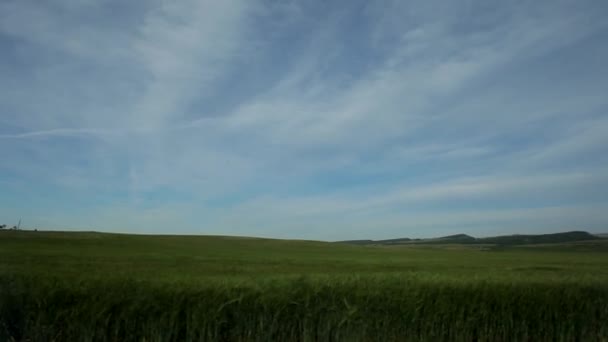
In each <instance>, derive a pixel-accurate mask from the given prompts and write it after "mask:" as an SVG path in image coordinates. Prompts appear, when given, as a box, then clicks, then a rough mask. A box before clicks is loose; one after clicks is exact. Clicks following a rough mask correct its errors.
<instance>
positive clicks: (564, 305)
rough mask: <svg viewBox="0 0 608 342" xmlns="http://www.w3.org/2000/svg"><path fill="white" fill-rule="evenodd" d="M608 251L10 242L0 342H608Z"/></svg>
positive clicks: (121, 239)
mask: <svg viewBox="0 0 608 342" xmlns="http://www.w3.org/2000/svg"><path fill="white" fill-rule="evenodd" d="M581 246H583V247H581ZM606 246H607V244H606V241H605V240H598V241H593V242H589V243H580V242H579V243H576V244H572V245H567V244H562V245H560V246H559V248H557V247H555V246H539V247H538V248H533V247H529V246H528V247H525V248H524V247H520V248H501V249H495V250H493V249H491V248H486V249H479V248H468V247H462V248H454V246H453V245H451V246H449V248H441V246H432V247H420V246H418V247H417V246H414V247H411V246H408V247H403V246H398V247H365V246H350V245H342V244H331V243H323V242H313V241H285V240H268V239H246V238H230V237H180V236H137V235H118V234H99V233H60V232H35V233H34V232H25V231H21V232H14V231H11V232H8V231H4V232H0V340H10V339H14V340H29V341H51V340H56V341H64V340H65V341H67V340H78V341H182V340H188V341H199V340H258V341H269V340H294V341H317V340H322V341H335V340H348V341H352V340H386V341H391V340H404V339H406V340H421V341H437V340H474V339H476V340H480V341H484V340H485V341H500V340H562V341H571V340H585V341H597V340H600V341H601V340H604V341H605V340H608V324H606V323H605V322H608V254H607V249H606Z"/></svg>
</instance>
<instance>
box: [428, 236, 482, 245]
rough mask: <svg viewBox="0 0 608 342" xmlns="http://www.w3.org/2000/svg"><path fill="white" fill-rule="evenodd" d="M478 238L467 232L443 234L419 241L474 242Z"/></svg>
mask: <svg viewBox="0 0 608 342" xmlns="http://www.w3.org/2000/svg"><path fill="white" fill-rule="evenodd" d="M476 240H477V239H475V238H474V237H472V236H470V235H467V234H456V235H448V236H442V237H439V238H435V239H426V240H422V241H420V242H419V243H433V242H435V243H474V242H475V241H476Z"/></svg>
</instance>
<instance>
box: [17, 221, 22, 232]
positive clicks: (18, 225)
mask: <svg viewBox="0 0 608 342" xmlns="http://www.w3.org/2000/svg"><path fill="white" fill-rule="evenodd" d="M19 229H21V218H19V223H17V230H19Z"/></svg>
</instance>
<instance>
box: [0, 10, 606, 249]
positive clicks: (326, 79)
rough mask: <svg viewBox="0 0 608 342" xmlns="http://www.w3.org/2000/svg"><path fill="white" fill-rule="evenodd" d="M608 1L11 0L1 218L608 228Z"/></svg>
mask: <svg viewBox="0 0 608 342" xmlns="http://www.w3.org/2000/svg"><path fill="white" fill-rule="evenodd" d="M607 14H608V5H607V3H606V2H605V1H599V0H598V1H595V0H585V1H569V0H561V1H517V2H500V1H476V0H466V1H453V2H449V3H446V2H441V1H396V0H395V1H375V2H370V1H336V2H326V1H249V0H247V1H245V0H242V1H241V0H235V1H226V2H217V1H190V0H182V1H173V2H163V1H139V2H123V1H112V0H108V1H71V0H54V1H48V2H40V1H16V0H9V1H4V2H2V4H0V51H2V53H0V74H1V75H2V77H0V157H1V160H0V221H6V222H7V223H10V222H12V221H15V220H16V219H18V218H19V217H23V218H24V219H26V221H25V222H26V223H27V224H29V225H31V226H37V227H46V228H50V229H97V230H105V231H121V232H150V233H196V234H206V233H213V234H236V235H250V236H251V235H254V236H255V235H258V236H269V237H288V238H309V239H356V238H391V237H400V236H410V237H424V236H434V235H443V234H452V233H461V232H464V233H469V234H472V235H488V234H495V233H505V234H509V233H525V232H549V231H558V230H568V229H588V230H590V231H598V232H599V231H605V230H606V226H607V224H608V220H607V219H606V216H605V214H604V213H605V212H606V210H607V209H608V196H607V195H606V193H608V192H606V191H602V190H603V189H607V188H608V177H606V176H605V175H606V174H608V157H607V156H608V154H607V153H605V152H606V146H608V115H607V111H608V99H607V97H606V96H605V89H608V63H607V62H606V61H607V60H608V44H607V43H608V24H606V21H605V17H606V15H607ZM27 224H26V225H27Z"/></svg>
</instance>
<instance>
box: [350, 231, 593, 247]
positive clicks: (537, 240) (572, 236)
mask: <svg viewBox="0 0 608 342" xmlns="http://www.w3.org/2000/svg"><path fill="white" fill-rule="evenodd" d="M600 238H601V237H600V236H598V235H593V234H590V233H587V232H583V231H571V232H564V233H553V234H537V235H505V236H495V237H487V238H474V237H472V236H470V235H466V234H456V235H449V236H444V237H439V238H432V239H409V238H401V239H391V240H377V241H374V240H354V241H340V242H341V243H347V244H356V245H404V244H490V245H499V246H503V247H504V246H518V245H531V244H547V243H568V242H577V241H592V240H598V239H600Z"/></svg>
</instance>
